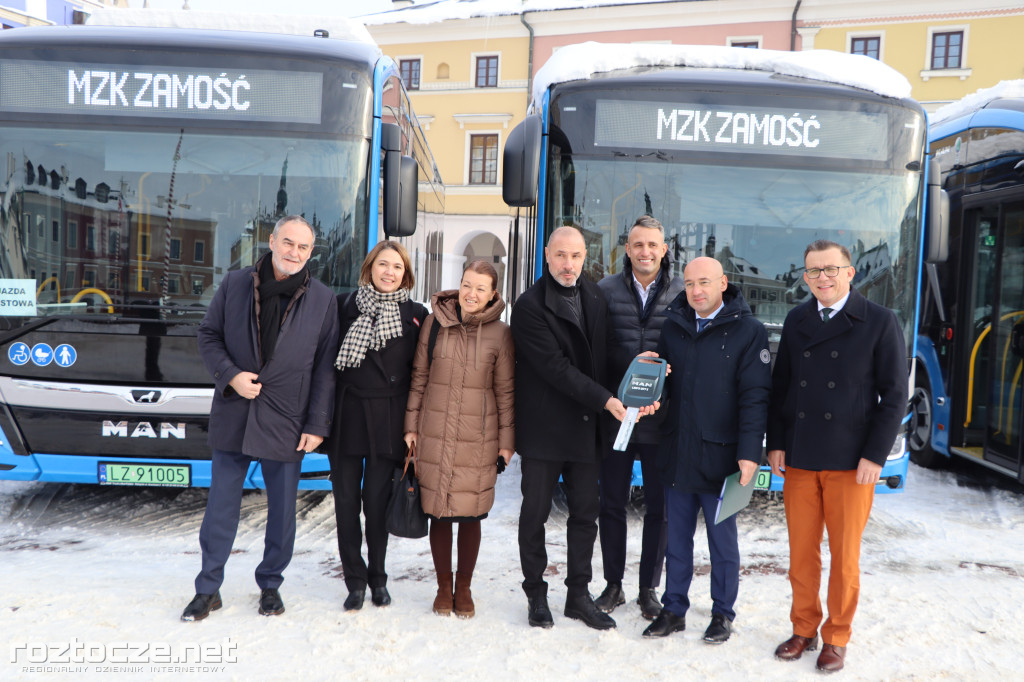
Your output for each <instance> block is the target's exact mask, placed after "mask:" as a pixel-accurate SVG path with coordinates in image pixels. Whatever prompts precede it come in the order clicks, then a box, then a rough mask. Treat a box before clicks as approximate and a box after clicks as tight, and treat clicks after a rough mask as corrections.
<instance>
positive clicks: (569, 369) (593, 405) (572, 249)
mask: <svg viewBox="0 0 1024 682" xmlns="http://www.w3.org/2000/svg"><path fill="white" fill-rule="evenodd" d="M586 253H587V247H586V244H585V243H584V241H583V235H582V234H581V233H580V231H579V230H577V229H576V228H574V227H568V226H566V227H559V228H557V229H556V230H555V231H554V232H552V233H551V237H550V239H549V240H548V245H547V246H546V247H545V248H544V257H545V260H546V261H547V269H546V272H545V273H544V276H543V277H541V278H540V279H539V280H537V282H536V283H535V284H534V285H533V286H531V287H530V288H529V289H527V290H526V291H525V292H523V294H522V296H520V297H519V299H518V300H517V301H516V303H515V306H514V307H513V308H512V320H511V327H512V337H513V339H514V340H515V343H516V450H517V451H518V452H519V455H520V456H521V457H522V462H523V463H522V467H523V477H522V491H523V505H522V509H521V511H520V515H519V557H520V561H521V562H522V567H523V577H524V580H523V590H524V591H525V592H526V596H527V598H528V600H529V613H528V617H529V622H530V625H533V626H537V627H551V626H552V625H553V624H554V621H553V620H552V618H551V611H550V609H549V608H548V602H547V583H546V582H545V581H544V572H545V571H546V570H547V567H548V560H547V551H546V549H545V546H544V524H545V523H546V522H547V519H548V514H549V513H550V512H551V496H552V494H553V493H554V489H555V485H557V483H558V478H559V476H561V477H562V480H563V482H564V484H565V491H566V498H567V501H568V504H569V520H568V522H567V523H566V526H567V528H566V541H567V549H568V575H567V576H566V579H565V585H566V587H567V588H568V594H567V596H566V600H565V615H566V616H567V617H569V618H575V619H578V620H582V621H583V622H584V623H586V624H587V625H589V626H590V627H592V628H597V629H601V630H604V629H608V628H613V627H615V621H614V620H612V618H611V617H610V616H608V615H607V614H605V613H602V612H601V611H599V610H598V609H597V607H596V606H595V605H594V600H593V599H592V598H591V596H590V592H589V591H588V586H589V584H590V579H591V575H592V571H591V560H592V559H593V555H594V540H595V539H596V538H597V514H598V511H599V508H600V503H599V499H598V475H599V472H600V459H601V455H600V453H601V452H602V445H601V443H600V430H601V424H600V422H601V418H602V413H603V412H604V411H605V410H608V411H609V412H611V413H612V415H614V416H615V418H616V419H619V420H621V419H622V418H623V417H625V415H626V408H625V407H623V406H622V403H621V402H620V401H619V399H618V398H616V397H615V396H614V395H612V392H611V391H609V390H608V388H607V387H606V385H605V384H606V383H607V376H606V374H607V361H608V359H607V351H608V335H609V330H608V327H607V314H608V308H607V304H606V303H605V300H604V297H603V296H602V295H601V292H600V290H599V289H598V288H597V285H595V284H593V283H592V282H590V281H588V280H587V279H586V278H581V277H580V273H581V272H582V271H583V263H584V260H585V259H586Z"/></svg>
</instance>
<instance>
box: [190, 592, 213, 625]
mask: <svg viewBox="0 0 1024 682" xmlns="http://www.w3.org/2000/svg"><path fill="white" fill-rule="evenodd" d="M220 607H221V601H220V592H215V593H214V594H197V595H196V596H194V597H192V601H190V602H189V603H188V606H186V607H185V610H184V611H183V612H182V614H181V619H182V620H183V621H186V622H192V621H196V620H202V619H203V618H206V617H207V616H209V615H210V611H216V610H217V609H219V608H220Z"/></svg>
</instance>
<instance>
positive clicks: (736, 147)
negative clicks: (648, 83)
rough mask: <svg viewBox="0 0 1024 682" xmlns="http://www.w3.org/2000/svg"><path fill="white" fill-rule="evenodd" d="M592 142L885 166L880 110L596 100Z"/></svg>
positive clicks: (885, 131) (884, 120) (885, 132)
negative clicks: (861, 110)
mask: <svg viewBox="0 0 1024 682" xmlns="http://www.w3.org/2000/svg"><path fill="white" fill-rule="evenodd" d="M596 105H597V106H596V111H595V119H594V145H595V146H598V147H632V148H640V149H686V150H690V151H703V152H709V151H713V152H735V153H744V154H750V153H754V154H782V155H787V156H820V157H832V158H850V159H863V160H868V161H884V160H885V159H886V157H887V153H886V149H887V146H888V140H889V117H888V115H887V114H884V113H866V112H855V111H836V110H803V111H793V110H780V109H775V108H770V107H757V106H745V105H711V106H708V105H704V104H687V103H667V102H645V101H623V100H608V99H601V100H597V102H596Z"/></svg>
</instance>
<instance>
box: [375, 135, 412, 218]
mask: <svg viewBox="0 0 1024 682" xmlns="http://www.w3.org/2000/svg"><path fill="white" fill-rule="evenodd" d="M380 129H381V136H380V137H381V144H380V146H381V149H382V150H383V152H384V173H383V175H384V207H383V209H384V210H383V213H384V234H385V235H387V236H388V237H410V236H412V235H413V234H415V233H416V200H417V198H418V197H417V193H418V192H419V168H418V167H417V165H416V159H414V158H412V157H411V156H403V155H402V129H401V128H399V127H398V125H397V124H395V123H381V125H380Z"/></svg>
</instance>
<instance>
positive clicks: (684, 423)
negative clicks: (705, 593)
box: [644, 256, 771, 644]
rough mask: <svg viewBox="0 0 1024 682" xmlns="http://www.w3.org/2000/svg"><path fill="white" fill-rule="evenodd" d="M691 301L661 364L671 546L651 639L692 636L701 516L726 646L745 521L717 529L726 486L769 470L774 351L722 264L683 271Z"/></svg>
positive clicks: (675, 317) (675, 313) (675, 306)
mask: <svg viewBox="0 0 1024 682" xmlns="http://www.w3.org/2000/svg"><path fill="white" fill-rule="evenodd" d="M683 281H684V285H685V287H686V293H685V294H684V295H680V296H679V297H677V298H676V299H675V300H674V301H673V302H672V303H671V304H669V306H668V309H667V310H666V319H665V324H664V326H663V327H662V330H661V331H662V333H661V339H660V340H659V342H658V355H660V356H661V357H662V358H665V359H666V360H668V362H669V364H670V366H671V367H672V373H671V374H670V375H669V376H668V380H667V384H666V389H667V396H668V400H667V404H666V405H665V406H664V407H662V410H664V411H666V412H667V414H666V418H665V421H664V423H663V428H662V440H661V447H660V449H659V451H658V461H659V468H660V471H661V480H662V483H663V484H664V486H665V503H666V516H667V517H668V546H667V552H666V558H667V562H666V570H665V594H664V596H663V597H662V601H663V603H664V608H663V609H662V611H661V613H660V614H658V617H657V618H656V619H655V620H654V623H652V624H651V625H650V627H648V628H647V629H646V630H645V631H644V637H666V636H668V635H670V634H672V633H673V632H677V631H679V630H682V629H683V628H684V627H685V623H686V620H685V617H686V613H687V611H688V610H689V608H690V598H689V590H690V583H691V581H692V579H693V547H694V539H693V537H694V533H695V532H696V528H697V517H698V515H699V514H701V513H703V515H704V526H705V531H706V535H707V539H708V549H709V550H710V553H711V600H712V606H711V623H710V625H708V628H707V630H706V631H705V632H704V637H703V639H704V641H705V642H707V643H709V644H721V643H722V642H725V641H726V640H728V639H729V637H730V635H731V633H732V622H733V620H734V619H735V618H736V611H735V605H736V597H737V594H738V592H739V580H740V549H739V537H738V531H737V527H736V517H735V516H729V517H727V518H725V519H722V520H720V521H719V522H718V523H715V514H716V512H717V509H718V496H719V493H720V491H721V490H722V484H723V483H724V482H725V479H726V477H728V476H730V475H732V474H734V473H736V472H737V471H739V472H740V483H741V484H744V485H746V484H747V483H749V482H750V481H752V480H753V478H754V476H755V475H756V473H757V469H758V466H759V465H760V463H761V454H762V442H763V440H764V429H765V422H766V421H767V419H768V396H769V394H770V392H771V370H770V369H769V366H770V362H771V352H770V351H769V349H768V333H767V332H766V331H765V328H764V325H763V324H762V323H761V322H760V321H759V320H758V319H757V318H756V317H754V315H753V313H751V312H750V306H748V305H747V302H746V301H745V300H744V298H743V295H742V294H741V293H740V290H739V288H738V287H736V286H735V285H733V284H729V281H728V278H727V277H726V276H725V274H724V272H723V271H722V264H721V263H719V262H718V261H717V260H715V259H714V258H708V257H706V256H702V257H699V258H695V259H693V260H692V261H690V262H689V263H688V264H687V266H686V270H684V272H683Z"/></svg>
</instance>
